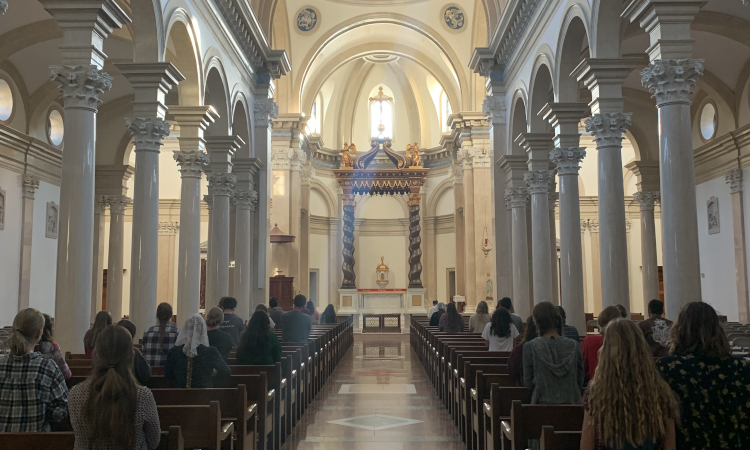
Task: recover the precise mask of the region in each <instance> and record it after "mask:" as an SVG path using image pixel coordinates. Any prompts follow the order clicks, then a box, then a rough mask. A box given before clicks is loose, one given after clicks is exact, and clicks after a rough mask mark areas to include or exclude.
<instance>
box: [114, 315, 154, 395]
mask: <svg viewBox="0 0 750 450" xmlns="http://www.w3.org/2000/svg"><path fill="white" fill-rule="evenodd" d="M117 325H119V326H121V327H123V328H125V329H126V330H128V332H130V338H131V340H132V339H135V333H136V329H135V324H134V323H133V322H131V321H129V320H128V319H122V320H121V321H119V322H117ZM133 350H134V351H135V354H134V355H133V375H135V379H136V380H138V382H139V383H141V385H143V386H145V385H146V384H147V383H148V380H149V379H150V378H151V366H149V365H148V362H147V361H146V357H145V356H143V353H141V351H140V350H138V349H137V348H135V347H133Z"/></svg>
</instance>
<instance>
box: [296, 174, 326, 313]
mask: <svg viewBox="0 0 750 450" xmlns="http://www.w3.org/2000/svg"><path fill="white" fill-rule="evenodd" d="M314 176H315V168H314V167H313V165H312V161H310V160H308V161H307V162H306V163H305V164H304V165H303V166H302V170H301V172H300V182H301V187H302V192H301V194H300V203H301V210H300V227H299V228H300V229H299V239H298V240H297V241H298V242H299V276H300V278H299V289H300V290H301V291H302V292H307V293H308V294H309V293H310V180H311V179H312V177H314ZM318 283H320V281H318ZM316 300H319V299H316ZM316 304H317V302H316Z"/></svg>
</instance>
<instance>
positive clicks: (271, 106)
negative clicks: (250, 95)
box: [253, 98, 279, 127]
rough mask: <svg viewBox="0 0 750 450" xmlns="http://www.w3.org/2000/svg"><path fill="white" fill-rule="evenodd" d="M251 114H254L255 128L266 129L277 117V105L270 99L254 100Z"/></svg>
mask: <svg viewBox="0 0 750 450" xmlns="http://www.w3.org/2000/svg"><path fill="white" fill-rule="evenodd" d="M253 112H254V113H255V126H256V127H267V126H269V125H271V123H272V122H273V119H275V118H276V117H277V116H278V115H279V105H277V104H276V102H275V101H273V99H272V98H261V99H256V100H255V105H254V106H253Z"/></svg>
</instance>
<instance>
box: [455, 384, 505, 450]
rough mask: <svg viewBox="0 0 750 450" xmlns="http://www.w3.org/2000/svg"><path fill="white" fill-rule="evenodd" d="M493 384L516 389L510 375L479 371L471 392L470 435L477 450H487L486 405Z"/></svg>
mask: <svg viewBox="0 0 750 450" xmlns="http://www.w3.org/2000/svg"><path fill="white" fill-rule="evenodd" d="M493 384H494V385H498V386H501V387H515V382H514V380H513V378H512V377H511V376H510V375H508V374H499V373H484V371H482V370H477V372H476V375H475V382H474V388H473V389H471V390H470V391H469V403H470V408H471V427H472V428H471V433H469V434H470V438H471V444H472V446H473V448H474V449H475V450H484V448H485V429H484V428H485V420H484V404H485V403H487V402H489V401H490V400H489V397H490V392H491V390H492V385H493ZM467 443H468V440H467Z"/></svg>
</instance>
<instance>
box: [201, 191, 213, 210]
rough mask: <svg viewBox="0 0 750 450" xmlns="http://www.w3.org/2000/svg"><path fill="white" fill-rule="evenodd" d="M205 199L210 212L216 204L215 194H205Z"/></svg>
mask: <svg viewBox="0 0 750 450" xmlns="http://www.w3.org/2000/svg"><path fill="white" fill-rule="evenodd" d="M203 201H204V202H206V205H207V206H208V210H209V212H210V211H211V209H212V208H213V206H214V196H213V195H211V194H207V195H204V196H203Z"/></svg>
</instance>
